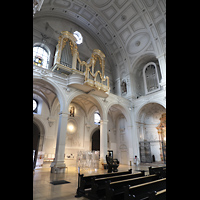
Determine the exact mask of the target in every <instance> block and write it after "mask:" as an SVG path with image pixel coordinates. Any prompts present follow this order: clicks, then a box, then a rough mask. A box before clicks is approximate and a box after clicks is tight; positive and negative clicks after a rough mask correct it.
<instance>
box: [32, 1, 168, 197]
mask: <svg viewBox="0 0 200 200" xmlns="http://www.w3.org/2000/svg"><path fill="white" fill-rule="evenodd" d="M107 158H109V159H111V160H112V164H110V160H109V159H107ZM113 163H114V164H113ZM109 166H114V167H115V170H113V169H114V168H112V167H111V168H110V169H111V171H112V170H113V171H112V172H111V173H108V171H109V170H108V169H109ZM149 167H153V168H155V169H154V170H153V172H152V170H151V169H150V168H149ZM129 169H132V173H133V174H134V173H139V172H140V173H143V172H145V176H152V177H154V179H152V177H146V178H148V180H150V178H151V181H154V182H156V181H161V182H162V184H161V183H160V184H159V186H161V185H163V184H166V183H165V180H164V179H166V176H165V173H164V171H165V169H166V1H165V0H101V1H99V0H92V1H91V0H33V199H36V200H42V199H56V200H61V199H68V200H70V199H77V197H79V199H88V198H89V199H101V198H102V199H132V198H131V197H130V198H129V197H128V196H127V197H126V195H128V193H127V194H126V192H127V191H128V192H129V196H130V195H131V194H133V196H134V194H136V193H137V191H136V193H134V192H135V189H134V187H136V186H132V187H133V188H131V189H130V188H129V190H128V189H127V190H126V192H124V196H123V197H122V196H119V197H117V196H116V198H115V197H114V196H113V197H112V198H111V196H110V197H107V196H106V195H107V193H109V192H107V189H105V188H104V190H105V191H104V196H102V197H99V196H98V195H99V194H100V193H101V192H99V193H98V195H97V196H98V197H96V196H92V195H93V193H92V192H91V193H90V192H89V193H87V192H86V191H87V190H88V189H87V188H86V186H84V187H85V188H84V187H82V182H83V179H84V176H87V175H88V176H94V174H95V175H96V176H99V178H101V175H102V174H104V175H105V177H107V176H110V175H108V174H114V173H122V172H123V173H125V171H128V170H129ZM80 174H84V176H83V177H82V176H81V175H80ZM123 176H124V175H123ZM138 176H139V175H138ZM141 176H144V174H142V175H141ZM155 176H156V177H157V179H155ZM102 177H103V176H102ZM105 177H104V178H105ZM107 178H108V177H107ZM135 179H138V178H135ZM143 179H144V177H143V178H142V180H143ZM59 180H66V181H69V182H70V183H65V184H58V185H53V184H51V182H55V181H59ZM109 180H110V179H109ZM113 180H114V179H113ZM116 180H122V179H121V178H118V179H116ZM145 180H146V179H145ZM148 180H147V182H145V183H144V182H143V184H147V186H145V187H149V186H148ZM95 181H96V179H95ZM134 181H136V180H134ZM122 182H123V181H122ZM141 183H142V182H141ZM70 184H71V185H70ZM92 184H93V183H92ZM120 184H122V183H120ZM134 184H135V182H134ZM137 184H139V182H137ZM152 184H157V182H156V183H152ZM151 186H152V185H151ZM91 187H92V189H91V191H93V190H94V188H93V185H92V186H91ZM102 187H103V186H102ZM109 187H111V186H108V188H109ZM113 187H114V182H113ZM116 187H117V186H116ZM155 187H158V186H155ZM83 188H84V189H83ZM165 188H166V186H165ZM113 190H114V189H113ZM115 190H117V189H115ZM158 190H159V189H158ZM163 190H164V189H162V188H160V191H157V193H156V194H154V196H156V195H157V197H151V198H152V199H159V198H161V199H165V198H164V197H159V196H161V195H163V194H164V195H165V192H166V190H165V192H163ZM108 191H109V190H108ZM143 193H145V192H143ZM102 194H103V193H102ZM148 194H149V193H148ZM95 195H96V194H95ZM113 195H115V194H113ZM116 195H117V193H116ZM120 195H121V194H120ZM149 195H150V194H149ZM75 196H76V197H75ZM108 196H109V195H108ZM136 196H137V195H136ZM138 196H140V194H139V193H138ZM142 198H144V197H142V196H141V199H142ZM138 199H139V197H138ZM149 199H150V197H149Z"/></svg>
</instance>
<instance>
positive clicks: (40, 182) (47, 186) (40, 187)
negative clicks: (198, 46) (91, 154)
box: [33, 162, 165, 200]
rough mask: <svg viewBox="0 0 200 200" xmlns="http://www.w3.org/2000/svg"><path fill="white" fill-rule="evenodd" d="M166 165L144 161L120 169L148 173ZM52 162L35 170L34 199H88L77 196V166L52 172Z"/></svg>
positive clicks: (101, 170)
mask: <svg viewBox="0 0 200 200" xmlns="http://www.w3.org/2000/svg"><path fill="white" fill-rule="evenodd" d="M150 166H153V167H158V166H165V164H163V163H161V162H155V163H142V164H139V165H138V166H136V165H134V166H128V165H119V167H118V171H127V170H128V169H131V168H132V173H136V172H138V170H145V171H147V172H145V175H148V167H150ZM50 171H51V170H50V163H44V165H43V167H42V168H36V169H35V171H33V199H34V200H75V199H76V200H86V199H87V198H84V197H80V198H75V197H74V196H75V194H76V189H77V186H78V185H77V184H78V170H77V169H76V167H68V170H67V169H66V172H65V173H62V174H52V173H50ZM80 173H81V174H84V175H93V174H103V173H107V170H104V169H98V170H94V169H85V170H84V169H81V170H80ZM56 180H66V181H69V182H70V183H67V184H61V185H52V184H51V183H50V182H51V181H56Z"/></svg>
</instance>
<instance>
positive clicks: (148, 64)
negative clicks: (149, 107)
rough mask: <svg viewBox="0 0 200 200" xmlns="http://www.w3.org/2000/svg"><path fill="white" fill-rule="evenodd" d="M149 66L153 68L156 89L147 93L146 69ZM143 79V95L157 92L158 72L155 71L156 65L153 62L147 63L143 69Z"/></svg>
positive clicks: (158, 85)
mask: <svg viewBox="0 0 200 200" xmlns="http://www.w3.org/2000/svg"><path fill="white" fill-rule="evenodd" d="M150 65H153V66H154V67H155V77H156V82H157V87H158V88H156V89H153V90H151V91H148V85H147V80H146V73H145V71H146V69H147V67H149V66H150ZM143 79H144V90H145V95H147V94H151V93H153V92H156V91H159V90H160V84H159V77H158V70H157V65H156V64H155V63H154V62H149V63H147V64H146V65H145V66H144V68H143Z"/></svg>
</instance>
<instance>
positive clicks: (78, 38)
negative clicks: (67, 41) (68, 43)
mask: <svg viewBox="0 0 200 200" xmlns="http://www.w3.org/2000/svg"><path fill="white" fill-rule="evenodd" d="M73 35H74V37H75V38H76V39H77V41H76V44H81V43H82V42H83V37H82V35H81V33H79V32H78V31H74V34H73Z"/></svg>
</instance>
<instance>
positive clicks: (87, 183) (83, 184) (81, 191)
mask: <svg viewBox="0 0 200 200" xmlns="http://www.w3.org/2000/svg"><path fill="white" fill-rule="evenodd" d="M125 174H132V169H129V170H128V171H124V172H114V173H107V174H95V175H90V176H84V174H78V176H79V177H78V179H79V180H78V188H77V191H76V196H75V197H81V196H87V195H88V192H86V190H87V189H89V188H91V182H92V179H95V178H105V177H113V176H119V175H125Z"/></svg>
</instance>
